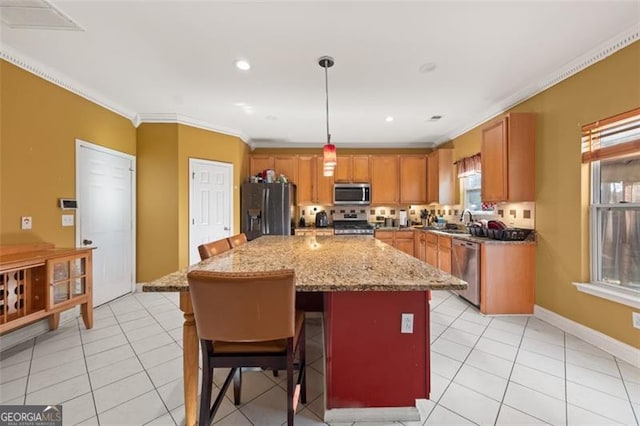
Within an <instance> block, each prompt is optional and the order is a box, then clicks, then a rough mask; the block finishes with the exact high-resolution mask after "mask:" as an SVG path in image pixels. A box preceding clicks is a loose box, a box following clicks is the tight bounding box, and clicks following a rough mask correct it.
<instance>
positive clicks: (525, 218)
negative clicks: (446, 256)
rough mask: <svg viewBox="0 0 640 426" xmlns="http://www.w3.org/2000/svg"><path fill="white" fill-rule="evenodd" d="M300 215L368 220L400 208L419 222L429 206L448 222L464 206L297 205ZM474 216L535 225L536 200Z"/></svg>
mask: <svg viewBox="0 0 640 426" xmlns="http://www.w3.org/2000/svg"><path fill="white" fill-rule="evenodd" d="M298 209H299V210H298V218H300V217H304V219H305V222H306V224H307V225H309V224H313V223H315V218H316V216H315V215H316V213H317V212H319V211H322V210H324V211H326V212H327V214H328V215H329V221H331V220H332V217H331V214H332V213H334V212H348V213H360V212H364V213H367V216H368V220H369V222H372V223H373V222H376V220H377V219H376V218H377V217H391V218H394V219H397V218H398V217H399V216H400V210H406V211H407V217H408V218H409V220H410V221H412V222H414V223H420V211H421V210H423V209H427V210H428V211H429V212H431V213H432V214H435V215H437V216H442V217H443V218H444V219H445V220H446V221H447V222H448V223H456V224H457V223H460V214H461V213H462V210H461V208H460V206H459V205H454V206H441V205H437V204H429V205H410V206H404V205H389V206H375V207H374V206H337V207H336V206H319V205H318V206H304V207H299V208H298ZM473 218H474V220H481V219H484V220H500V221H502V222H504V223H505V224H506V225H507V226H509V227H514V228H527V229H535V203H533V202H524V203H498V204H497V205H496V206H495V207H494V210H493V211H487V212H483V213H481V214H474V215H473Z"/></svg>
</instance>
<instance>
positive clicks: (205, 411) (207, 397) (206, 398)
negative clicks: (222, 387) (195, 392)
mask: <svg viewBox="0 0 640 426" xmlns="http://www.w3.org/2000/svg"><path fill="white" fill-rule="evenodd" d="M205 356H206V355H205ZM212 387H213V369H212V368H207V367H205V366H203V368H202V388H201V390H200V420H199V422H198V424H200V425H203V426H206V425H209V424H211V418H210V417H209V410H210V409H211V388H212Z"/></svg>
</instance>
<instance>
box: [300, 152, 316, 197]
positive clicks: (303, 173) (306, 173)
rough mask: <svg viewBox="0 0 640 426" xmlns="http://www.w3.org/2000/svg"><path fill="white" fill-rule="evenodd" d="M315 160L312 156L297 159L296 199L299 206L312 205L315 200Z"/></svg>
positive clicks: (302, 156) (301, 156)
mask: <svg viewBox="0 0 640 426" xmlns="http://www.w3.org/2000/svg"><path fill="white" fill-rule="evenodd" d="M315 181H316V158H315V156H313V155H300V156H299V157H298V181H297V182H296V186H297V188H296V189H297V191H298V194H297V198H298V204H299V205H305V204H314V203H315V200H316V190H315Z"/></svg>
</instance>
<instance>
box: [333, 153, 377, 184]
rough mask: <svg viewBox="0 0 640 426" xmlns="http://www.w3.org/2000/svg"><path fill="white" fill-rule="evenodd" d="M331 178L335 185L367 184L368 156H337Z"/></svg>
mask: <svg viewBox="0 0 640 426" xmlns="http://www.w3.org/2000/svg"><path fill="white" fill-rule="evenodd" d="M333 178H334V181H335V182H336V183H369V179H370V178H369V156H368V155H338V162H337V164H336V169H335V172H334V174H333Z"/></svg>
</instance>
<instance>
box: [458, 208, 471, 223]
mask: <svg viewBox="0 0 640 426" xmlns="http://www.w3.org/2000/svg"><path fill="white" fill-rule="evenodd" d="M465 213H469V222H467V223H472V222H473V216H472V215H471V210H469V209H464V210H462V214H461V215H460V222H462V223H464V214H465Z"/></svg>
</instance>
